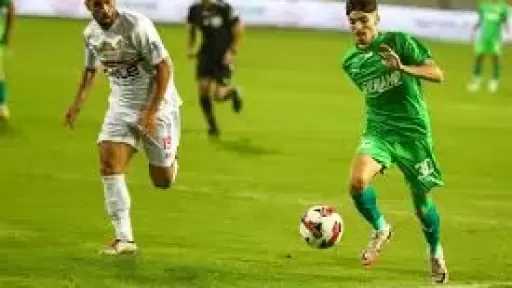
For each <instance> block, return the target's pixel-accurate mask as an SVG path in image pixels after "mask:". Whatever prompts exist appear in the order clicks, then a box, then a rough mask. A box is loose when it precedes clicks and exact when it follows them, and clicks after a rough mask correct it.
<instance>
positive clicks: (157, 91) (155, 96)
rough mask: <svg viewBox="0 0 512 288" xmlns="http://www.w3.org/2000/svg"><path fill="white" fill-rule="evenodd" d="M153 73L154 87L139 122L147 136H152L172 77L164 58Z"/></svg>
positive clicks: (169, 65) (169, 67) (168, 61)
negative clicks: (157, 114) (157, 115)
mask: <svg viewBox="0 0 512 288" xmlns="http://www.w3.org/2000/svg"><path fill="white" fill-rule="evenodd" d="M155 71H156V72H155V76H154V80H155V82H154V83H155V86H154V88H153V93H152V95H151V96H150V97H149V102H148V103H147V105H146V107H145V109H144V110H143V111H142V117H141V119H140V122H139V124H140V125H141V126H142V128H143V129H144V131H145V132H146V133H148V134H149V135H153V132H154V129H155V119H156V113H157V112H158V109H159V108H160V105H161V104H162V101H163V100H164V97H165V93H166V91H167V86H168V84H169V80H170V79H171V77H172V66H171V63H170V60H169V59H168V58H166V59H163V60H162V61H161V62H160V63H158V64H156V65H155Z"/></svg>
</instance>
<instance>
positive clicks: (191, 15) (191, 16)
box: [187, 5, 199, 25]
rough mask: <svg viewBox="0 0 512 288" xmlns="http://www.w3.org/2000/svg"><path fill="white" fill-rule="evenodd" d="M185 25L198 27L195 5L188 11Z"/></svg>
mask: <svg viewBox="0 0 512 288" xmlns="http://www.w3.org/2000/svg"><path fill="white" fill-rule="evenodd" d="M187 23H188V24H190V25H198V23H199V20H198V12H197V6H196V5H193V6H191V7H190V8H189V9H188V15H187Z"/></svg>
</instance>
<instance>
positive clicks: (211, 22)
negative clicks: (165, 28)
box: [187, 1, 240, 55]
mask: <svg viewBox="0 0 512 288" xmlns="http://www.w3.org/2000/svg"><path fill="white" fill-rule="evenodd" d="M239 21H240V18H239V16H238V15H237V14H236V13H235V12H234V11H233V8H232V7H231V5H229V4H228V3H226V2H224V1H214V2H213V3H212V4H211V5H209V6H206V5H203V4H201V3H196V4H193V5H192V6H191V7H190V9H189V13H188V18H187V22H188V23H189V24H191V25H194V26H196V27H197V28H199V29H200V30H201V33H202V36H203V40H202V45H201V50H200V53H202V54H210V55H221V54H224V53H225V52H226V51H227V49H228V48H229V47H230V46H231V43H232V41H233V33H232V28H233V26H234V25H235V24H237V23H238V22H239Z"/></svg>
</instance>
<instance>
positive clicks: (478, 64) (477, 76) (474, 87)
mask: <svg viewBox="0 0 512 288" xmlns="http://www.w3.org/2000/svg"><path fill="white" fill-rule="evenodd" d="M483 62H484V54H483V53H478V54H477V55H476V57H475V64H474V66H473V79H471V82H469V84H468V90H469V91H470V92H476V91H478V90H479V89H480V86H481V85H482V69H483Z"/></svg>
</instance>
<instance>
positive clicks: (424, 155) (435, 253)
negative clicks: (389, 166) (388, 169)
mask: <svg viewBox="0 0 512 288" xmlns="http://www.w3.org/2000/svg"><path fill="white" fill-rule="evenodd" d="M397 151H402V152H397V153H396V155H395V157H396V163H397V165H398V167H399V168H400V170H401V171H402V173H403V174H404V176H405V179H406V181H407V182H408V184H409V186H410V188H411V193H412V198H413V203H414V208H415V211H416V215H417V217H418V219H419V221H420V223H421V225H422V228H423V234H424V236H425V240H426V242H427V244H428V247H429V254H430V259H431V268H432V280H433V281H434V282H437V283H446V282H447V281H448V270H447V268H446V264H445V260H444V254H443V248H442V246H441V240H440V233H441V221H440V215H439V212H438V210H437V207H436V205H435V203H434V201H433V200H432V198H431V197H430V195H429V192H430V191H431V190H432V189H433V188H435V187H439V186H442V185H443V184H444V183H443V180H442V176H441V171H440V169H439V165H438V164H437V161H436V159H435V157H434V154H433V148H432V145H431V142H430V141H429V140H423V141H422V140H418V141H411V142H409V143H401V147H400V149H397Z"/></svg>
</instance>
